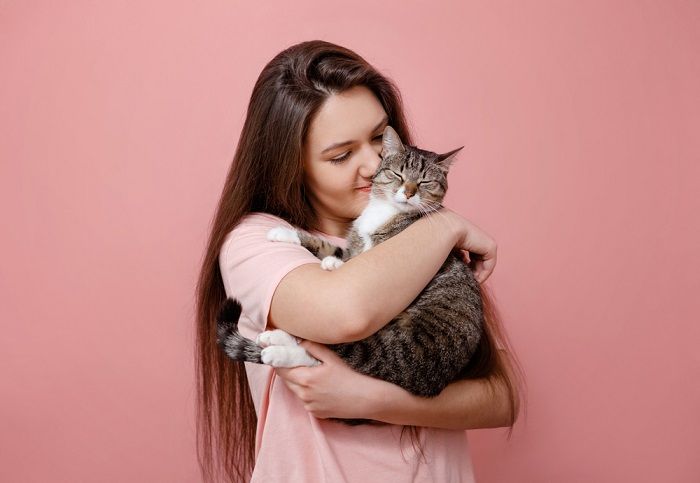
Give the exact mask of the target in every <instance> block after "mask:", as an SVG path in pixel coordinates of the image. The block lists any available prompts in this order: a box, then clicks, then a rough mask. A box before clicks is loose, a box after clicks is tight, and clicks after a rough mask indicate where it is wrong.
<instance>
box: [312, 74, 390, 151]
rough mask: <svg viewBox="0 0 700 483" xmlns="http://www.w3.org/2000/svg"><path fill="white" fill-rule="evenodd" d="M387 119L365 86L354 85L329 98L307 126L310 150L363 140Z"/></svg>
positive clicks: (381, 107)
mask: <svg viewBox="0 0 700 483" xmlns="http://www.w3.org/2000/svg"><path fill="white" fill-rule="evenodd" d="M385 118H386V111H385V110H384V107H383V106H382V105H381V103H380V102H379V100H378V99H377V97H376V96H375V95H374V94H373V93H372V91H370V90H369V89H368V88H367V87H365V86H355V87H352V88H350V89H348V90H346V91H344V92H341V93H339V94H333V95H331V96H329V97H328V98H327V99H326V101H325V102H324V103H323V105H322V106H321V108H320V109H319V111H318V113H317V115H316V116H315V117H314V119H313V120H312V121H311V125H310V126H309V138H308V140H309V143H310V146H309V147H310V148H311V149H312V150H313V151H315V152H319V153H320V152H321V151H322V150H324V149H326V148H327V147H328V146H331V145H333V144H336V143H343V142H346V141H358V140H361V139H364V138H365V137H366V136H367V135H368V134H371V131H372V130H373V129H375V128H376V127H377V126H378V125H379V124H381V123H382V121H383V120H384V119H385Z"/></svg>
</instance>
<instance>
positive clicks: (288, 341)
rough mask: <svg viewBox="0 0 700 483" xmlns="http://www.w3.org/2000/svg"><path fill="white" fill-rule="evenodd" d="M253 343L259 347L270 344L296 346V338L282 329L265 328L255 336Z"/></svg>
mask: <svg viewBox="0 0 700 483" xmlns="http://www.w3.org/2000/svg"><path fill="white" fill-rule="evenodd" d="M255 343H256V344H257V345H259V346H260V347H268V346H271V345H284V346H296V345H297V340H296V338H295V337H294V336H293V335H291V334H289V333H288V332H285V331H283V330H282V329H275V330H266V331H265V332H261V333H260V334H258V336H257V337H256V338H255Z"/></svg>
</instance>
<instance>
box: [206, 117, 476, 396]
mask: <svg viewBox="0 0 700 483" xmlns="http://www.w3.org/2000/svg"><path fill="white" fill-rule="evenodd" d="M382 143H383V149H382V161H381V163H380V165H379V167H378V169H377V171H376V172H375V174H374V176H373V178H372V188H371V193H370V200H369V202H368V204H367V207H366V208H365V209H364V210H363V212H362V214H361V215H360V216H359V217H358V218H357V219H356V220H355V221H354V223H353V225H352V228H351V230H350V233H349V234H348V236H347V248H345V249H343V248H340V247H336V246H334V245H333V244H331V243H329V242H328V241H325V240H323V239H321V238H318V237H315V236H313V235H310V234H308V233H306V232H303V231H297V230H290V229H288V228H284V227H281V226H280V227H276V228H273V229H272V230H270V231H269V232H268V235H267V237H268V239H269V240H271V241H276V242H287V243H297V244H301V245H302V246H303V247H305V248H306V249H308V250H309V251H311V252H312V253H313V254H314V255H315V256H317V257H318V258H319V259H321V260H322V262H321V266H322V268H324V269H326V270H333V269H337V268H338V267H340V266H342V264H343V263H344V262H345V261H347V260H348V259H350V258H352V257H354V256H356V255H358V254H360V253H362V252H364V251H365V250H369V249H370V248H372V247H373V246H375V245H377V244H379V243H381V242H382V241H384V240H386V239H388V238H390V237H392V236H394V235H396V234H397V233H399V232H401V231H402V230H404V229H405V228H406V227H408V226H409V225H410V224H411V223H413V222H414V221H416V220H418V219H419V218H421V217H422V216H424V215H426V214H428V213H430V212H432V211H436V210H438V209H439V208H441V207H442V204H441V203H442V200H443V198H444V196H445V193H446V191H447V179H446V178H447V173H448V171H449V167H450V165H451V164H452V162H453V161H454V157H455V155H456V153H457V152H459V151H460V150H461V149H462V148H458V149H455V150H453V151H450V152H448V153H445V154H436V153H433V152H430V151H425V150H422V149H419V148H416V147H415V146H409V145H404V144H403V143H402V142H401V139H400V138H399V136H398V134H397V133H396V131H394V129H393V128H391V127H390V126H387V127H386V129H385V130H384V137H383V142H382ZM462 147H463V146H462ZM240 310H241V308H240V304H239V303H238V302H237V301H236V300H234V299H232V298H229V299H227V300H226V301H225V302H224V304H223V305H222V308H221V310H220V313H219V318H218V320H219V323H218V336H219V337H218V340H217V342H218V343H219V344H220V345H221V346H222V348H223V349H224V350H225V352H226V353H227V354H228V355H229V357H231V358H233V359H235V360H239V361H240V360H243V361H248V362H258V363H265V364H270V365H272V366H275V367H293V366H299V365H307V366H311V365H315V364H318V363H319V362H318V361H317V360H316V359H315V358H313V357H311V356H310V355H308V353H307V352H306V351H305V350H304V349H303V348H302V347H301V346H298V345H297V340H296V338H294V337H292V336H291V335H289V334H287V333H286V332H284V331H282V330H279V329H277V330H273V331H266V332H263V333H262V334H260V335H259V336H258V338H257V339H256V341H255V343H253V341H251V340H249V339H246V338H244V337H242V336H241V335H240V334H239V333H238V329H237V321H238V317H239V315H240ZM483 323H484V315H483V311H482V299H481V290H480V288H479V283H478V282H477V281H476V280H475V278H474V276H473V274H472V271H471V269H470V268H469V266H468V265H467V264H466V263H465V261H464V260H463V259H462V256H461V254H460V252H459V251H458V250H456V249H455V250H453V251H452V252H451V253H450V254H449V256H448V257H447V259H446V260H445V262H444V263H443V264H442V266H441V267H440V270H439V271H438V273H437V274H436V275H435V277H434V278H433V279H432V280H431V281H430V283H429V284H428V285H427V286H426V287H425V288H424V289H423V291H422V292H421V293H420V294H419V295H418V296H417V297H416V299H415V300H414V301H413V302H412V303H411V304H410V305H409V306H408V307H407V308H406V310H404V311H403V312H401V313H400V314H398V315H397V316H396V317H395V318H394V319H393V320H392V321H390V322H389V323H388V324H386V325H385V326H384V327H383V328H381V329H380V330H379V331H377V332H376V333H374V334H372V335H370V336H369V337H367V338H365V339H363V340H359V341H356V342H348V343H341V344H332V345H329V346H328V347H329V348H330V349H332V350H333V351H335V352H336V353H337V354H338V355H339V356H340V357H341V358H342V359H344V360H345V362H346V363H347V364H348V365H349V366H350V367H352V368H353V369H354V370H356V371H358V372H361V373H363V374H366V375H369V376H373V377H377V378H380V379H383V380H385V381H389V382H391V383H394V384H397V385H399V386H401V387H403V388H405V389H406V390H408V391H410V392H411V393H413V394H417V395H419V396H425V397H432V396H436V395H437V394H439V393H440V392H441V391H442V389H443V388H444V387H445V386H446V385H447V384H448V383H450V382H451V381H453V380H455V379H458V378H459V377H460V375H461V374H462V373H463V372H464V370H465V369H466V367H467V364H468V363H469V360H470V358H471V356H472V355H473V354H474V352H475V350H476V348H477V346H478V344H479V341H480V339H481V336H482V327H483Z"/></svg>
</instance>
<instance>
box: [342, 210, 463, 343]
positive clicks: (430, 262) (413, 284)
mask: <svg viewBox="0 0 700 483" xmlns="http://www.w3.org/2000/svg"><path fill="white" fill-rule="evenodd" d="M460 236H463V235H462V234H461V233H460V232H459V229H458V224H457V223H456V222H454V219H453V218H451V217H450V216H449V214H447V213H441V212H438V213H433V214H431V215H428V216H426V217H423V218H421V219H419V220H418V221H416V222H415V223H413V224H411V225H410V226H409V227H408V228H406V229H405V230H403V231H402V232H401V233H398V234H397V235H395V236H393V237H391V238H389V239H388V240H386V241H384V242H382V243H380V244H379V245H377V246H375V247H373V248H372V249H371V250H368V251H366V252H364V253H361V254H360V255H357V256H356V257H354V258H352V259H350V260H348V261H347V262H346V263H345V264H344V265H343V266H342V267H341V268H340V269H339V270H338V271H337V272H338V273H337V275H338V276H339V277H342V278H343V280H342V285H343V286H344V287H346V288H348V289H349V293H351V294H353V297H354V298H353V303H354V304H355V305H356V307H357V308H358V314H357V321H358V323H357V327H356V328H355V329H356V330H354V331H353V333H352V334H351V335H352V339H351V340H360V339H364V338H365V337H368V336H370V335H372V334H373V333H375V332H376V331H378V330H379V329H381V328H382V327H383V326H384V325H385V324H386V323H387V322H389V321H390V320H391V319H392V318H394V317H395V316H396V314H398V313H400V312H401V311H403V310H404V309H405V308H406V307H408V305H409V304H410V303H411V302H412V301H413V300H414V299H415V298H416V297H417V296H418V294H419V293H420V292H421V290H423V288H425V286H426V285H427V284H428V282H430V280H431V279H432V278H433V277H434V276H435V274H436V273H437V271H438V270H439V269H440V266H441V265H442V264H443V262H444V261H445V259H446V258H447V256H448V254H449V253H450V251H451V250H452V248H454V246H455V243H456V242H457V240H458V239H459V237H460ZM346 293H347V292H346ZM348 342H349V341H348Z"/></svg>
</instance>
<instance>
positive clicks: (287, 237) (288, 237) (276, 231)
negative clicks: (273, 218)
mask: <svg viewBox="0 0 700 483" xmlns="http://www.w3.org/2000/svg"><path fill="white" fill-rule="evenodd" d="M267 239H268V240H270V241H275V242H287V243H295V244H297V245H301V240H299V235H297V232H296V230H291V229H289V228H285V227H284V226H276V227H274V228H272V229H270V231H268V232H267Z"/></svg>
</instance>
